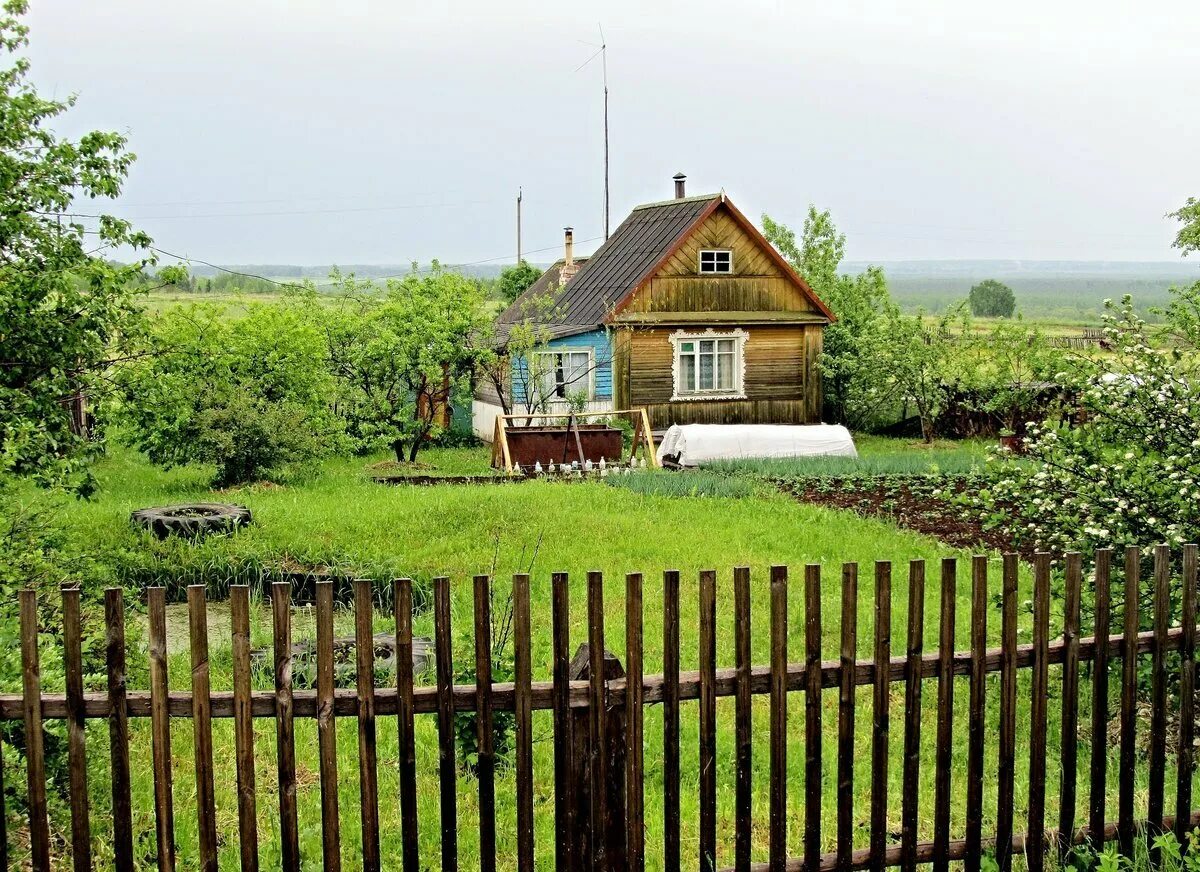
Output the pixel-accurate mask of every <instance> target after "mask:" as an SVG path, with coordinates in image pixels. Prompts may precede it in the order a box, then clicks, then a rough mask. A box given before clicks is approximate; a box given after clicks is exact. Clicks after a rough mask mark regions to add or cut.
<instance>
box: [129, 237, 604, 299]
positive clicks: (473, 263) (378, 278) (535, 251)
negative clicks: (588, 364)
mask: <svg viewBox="0 0 1200 872" xmlns="http://www.w3.org/2000/svg"><path fill="white" fill-rule="evenodd" d="M602 238H603V237H600V236H593V237H591V238H590V239H582V240H580V242H581V243H587V242H596V241H598V240H600V239H602ZM148 247H149V249H150V250H151V251H153V252H156V253H157V254H161V255H165V256H166V257H173V258H175V259H176V260H178V261H183V262H185V263H198V264H200V265H201V266H206V267H209V268H210V269H215V270H218V271H219V272H223V273H226V274H228V275H234V276H241V277H243V278H248V279H258V280H260V281H264V282H269V283H270V284H273V285H277V286H278V287H281V288H289V287H290V288H300V287H303V285H302V284H300V283H299V282H294V281H279V280H278V279H273V278H270V277H269V276H264V275H259V274H257V273H248V272H241V271H239V270H235V269H229V268H228V267H224V266H221V265H220V264H216V263H212V262H211V261H207V260H202V259H200V258H198V257H189V256H188V255H184V254H177V253H175V252H173V251H167V250H166V249H165V248H158V247H157V246H154V245H151V246H148ZM557 248H559V246H558V245H548V246H546V247H545V248H535V249H532V250H531V251H528V252H526V253H527V254H540V253H542V252H545V251H554V250H556V249H557ZM508 257H509V255H507V254H501V255H499V256H497V257H485V258H483V259H481V260H472V261H468V262H466V263H448V264H445V266H446V268H447V269H458V268H462V267H466V266H480V265H482V264H485V263H494V262H496V261H498V260H506V259H507V258H508ZM432 270H433V267H421V268H418V269H415V270H410V271H409V272H405V273H396V274H394V275H385V276H367V277H366V278H368V279H369V280H370V281H381V280H386V279H401V278H404V277H406V276H410V275H413V274H420V273H427V272H432Z"/></svg>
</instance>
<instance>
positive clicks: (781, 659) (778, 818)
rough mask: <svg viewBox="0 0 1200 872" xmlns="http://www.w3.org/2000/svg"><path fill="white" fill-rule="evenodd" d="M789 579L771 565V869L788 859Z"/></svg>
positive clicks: (773, 871)
mask: <svg viewBox="0 0 1200 872" xmlns="http://www.w3.org/2000/svg"><path fill="white" fill-rule="evenodd" d="M787 583H788V571H787V567H786V566H772V567H771V795H770V803H771V810H770V844H769V851H770V867H771V872H783V870H784V864H785V863H786V861H787V666H788V659H787V650H788V631H787ZM672 868H678V866H676V867H672Z"/></svg>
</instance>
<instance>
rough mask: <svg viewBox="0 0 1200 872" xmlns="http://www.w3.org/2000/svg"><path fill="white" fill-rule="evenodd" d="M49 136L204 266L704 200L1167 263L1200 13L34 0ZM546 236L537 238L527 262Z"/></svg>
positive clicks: (412, 255) (1068, 256) (904, 241)
mask: <svg viewBox="0 0 1200 872" xmlns="http://www.w3.org/2000/svg"><path fill="white" fill-rule="evenodd" d="M28 19H29V24H30V25H31V27H32V29H33V32H32V34H31V40H32V44H31V47H30V49H29V54H30V56H31V58H32V61H33V79H34V81H35V83H36V84H37V85H38V87H39V88H40V89H41V90H42V91H43V92H44V93H47V94H55V95H57V96H59V97H62V96H65V95H67V94H69V93H77V94H78V95H79V102H78V105H77V107H76V108H75V109H73V110H72V111H71V112H70V113H69V115H68V116H67V118H66V120H65V121H62V122H61V123H60V124H59V125H58V129H59V130H61V131H62V132H64V133H69V134H73V135H77V134H79V133H81V132H83V131H85V130H88V129H92V128H96V127H101V128H106V129H116V130H121V131H125V132H127V133H128V135H129V137H130V143H131V148H132V150H133V151H135V152H136V153H137V155H138V161H137V163H136V164H135V166H134V170H133V174H132V177H131V179H130V181H129V183H128V185H127V186H126V190H125V193H124V195H123V197H122V198H121V200H120V201H119V203H118V204H117V205H116V206H114V207H112V208H111V210H110V211H113V212H114V213H116V214H122V215H127V216H130V217H133V218H135V219H136V223H137V224H138V225H139V226H140V227H142V228H144V229H146V230H147V231H148V232H150V233H151V235H152V236H153V237H154V238H155V241H156V244H158V245H159V246H161V247H162V248H164V249H167V250H170V251H175V252H179V253H181V254H186V255H188V256H190V257H195V258H201V259H204V260H209V261H214V262H217V263H296V264H326V263H406V262H408V261H410V260H420V261H423V262H424V261H428V260H429V259H430V258H434V257H437V258H440V259H442V260H443V261H448V262H456V263H459V262H474V261H484V260H487V261H494V262H503V261H506V260H507V261H511V260H512V258H513V256H514V250H515V244H516V243H515V226H514V225H515V218H514V210H515V204H514V199H515V195H516V192H517V189H518V187H521V188H523V190H524V201H523V204H524V233H523V240H524V249H525V252H526V254H527V256H528V257H529V258H530V259H531V260H551V259H553V258H554V257H555V256H557V253H558V251H559V249H560V246H561V240H562V227H563V226H564V225H566V224H570V225H573V226H574V227H575V237H576V240H577V241H579V243H578V248H579V250H581V251H584V252H586V251H590V250H592V249H593V248H594V247H595V246H596V245H597V244H598V238H599V237H601V236H602V233H603V216H602V190H603V175H602V156H603V151H602V92H601V67H600V62H599V58H596V59H595V60H593V61H592V62H591V63H590V64H588V65H586V66H584V67H583V69H577V68H578V67H579V66H580V65H581V64H583V63H584V62H585V61H587V59H588V58H589V56H590V55H591V54H592V53H593V52H594V51H595V49H594V48H593V47H592V44H594V43H597V42H598V41H599V34H598V32H597V23H598V22H599V23H602V24H603V27H604V33H605V36H606V38H607V42H608V77H609V88H610V100H611V106H610V128H611V148H612V157H611V179H612V226H613V227H614V228H615V227H616V225H617V224H619V223H620V221H621V219H622V218H623V217H624V216H625V215H626V214H627V212H628V210H629V208H630V207H631V206H633V205H634V204H636V203H640V202H646V201H649V200H659V199H666V198H668V197H670V196H671V181H670V177H671V175H672V174H673V173H675V172H676V171H678V170H682V171H683V172H685V173H687V174H688V190H689V193H702V192H709V191H715V190H719V189H722V188H723V189H724V190H725V191H726V192H727V193H728V194H729V195H730V197H731V198H732V199H733V201H734V202H735V203H737V204H738V206H739V207H740V208H741V209H742V211H744V212H745V213H746V214H747V215H748V216H750V217H751V218H752V219H754V220H755V221H757V220H758V219H759V217H760V216H761V214H762V213H763V212H766V213H768V214H770V215H771V216H772V217H773V218H775V219H777V220H782V221H784V222H786V223H788V224H790V225H792V226H793V227H794V228H796V229H799V225H800V224H801V223H802V221H803V218H804V214H805V211H806V210H807V207H808V205H809V204H810V203H812V204H815V205H817V206H818V207H821V208H828V209H830V210H832V212H833V216H834V220H835V221H836V223H837V224H838V226H839V228H840V229H841V230H842V231H844V232H845V233H846V235H847V238H848V252H847V254H848V257H849V258H851V259H854V260H909V259H984V258H1006V259H1007V258H1020V259H1041V260H1047V259H1049V260H1153V261H1166V260H1176V259H1178V253H1177V252H1176V251H1175V250H1173V249H1172V248H1171V247H1170V242H1171V240H1172V238H1173V236H1174V224H1173V222H1171V221H1170V220H1169V219H1166V218H1165V217H1164V215H1165V213H1166V212H1168V211H1170V210H1173V209H1175V208H1178V207H1179V206H1180V205H1181V204H1182V203H1183V202H1184V200H1185V199H1186V198H1187V197H1188V196H1189V195H1191V196H1200V160H1197V158H1196V155H1197V153H1198V152H1197V148H1198V146H1197V143H1198V142H1200V112H1197V111H1196V96H1197V93H1198V86H1200V63H1197V61H1196V57H1195V53H1194V52H1195V41H1196V40H1195V38H1196V34H1197V33H1200V3H1195V2H1173V3H1150V4H1131V3H1108V2H1094V3H1076V2H1070V3H1059V2H1041V3H1036V4H1035V3H1026V2H1018V3H1015V4H1013V3H1010V4H987V5H986V6H985V5H983V4H976V3H962V2H940V0H939V2H928V0H919V2H915V3H907V4H882V3H822V4H817V3H814V2H802V3H785V2H769V3H753V2H751V3H743V4H736V5H735V4H729V3H723V4H717V3H711V2H707V0H692V2H686V3H684V2H670V3H667V2H652V3H651V2H641V3H638V2H609V3H582V2H580V3H560V4H549V3H509V2H504V3H498V2H491V3H488V2H453V3H436V4H434V3H426V4H420V5H415V4H410V3H392V4H386V5H385V4H382V3H368V2H364V0H345V2H340V3H337V4H330V3H323V2H318V0H293V2H283V0H275V2H261V0H242V2H240V3H234V2H229V0H209V2H204V3H200V2H194V0H105V2H103V3H97V2H94V0H90V2H88V0H33V9H32V11H31V14H30V15H29V16H28ZM542 249H546V250H544V251H543V250H542Z"/></svg>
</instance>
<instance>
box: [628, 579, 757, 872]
mask: <svg viewBox="0 0 1200 872" xmlns="http://www.w3.org/2000/svg"><path fill="white" fill-rule="evenodd" d="M733 611H734V624H733V632H734V641H733V647H734V651H735V659H736V661H737V693H736V697H737V700H736V721H737V725H736V730H735V733H736V735H735V737H734V746H735V748H736V751H735V756H736V762H737V774H736V783H735V786H734V794H735V796H734V809H735V812H734V837H733V856H734V860H733V867H734V869H735V870H736V872H749V869H750V835H751V817H752V814H753V812H752V811H751V801H752V796H751V792H750V777H751V776H750V773H751V760H752V758H751V753H752V750H751V745H752V741H753V739H752V736H753V727H752V724H751V713H752V705H753V697H752V696H751V695H750V672H751V670H752V669H753V668H754V667H753V661H752V660H751V658H750V567H748V566H739V567H737V568H735V569H734V570H733ZM629 813H630V815H632V814H633V809H632V808H631V809H630V810H629Z"/></svg>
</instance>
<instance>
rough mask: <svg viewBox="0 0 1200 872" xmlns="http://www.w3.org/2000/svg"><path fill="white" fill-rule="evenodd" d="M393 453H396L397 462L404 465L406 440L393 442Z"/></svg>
mask: <svg viewBox="0 0 1200 872" xmlns="http://www.w3.org/2000/svg"><path fill="white" fill-rule="evenodd" d="M392 451H394V452H396V462H397V463H403V462H404V440H403V439H397V440H396V441H395V442H393V443H392Z"/></svg>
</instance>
